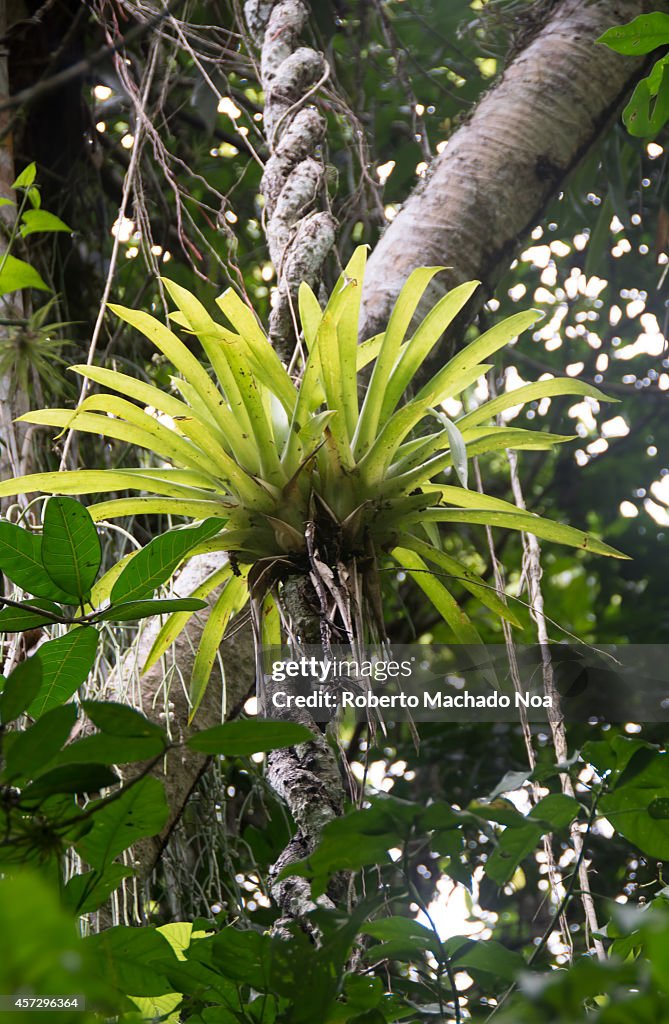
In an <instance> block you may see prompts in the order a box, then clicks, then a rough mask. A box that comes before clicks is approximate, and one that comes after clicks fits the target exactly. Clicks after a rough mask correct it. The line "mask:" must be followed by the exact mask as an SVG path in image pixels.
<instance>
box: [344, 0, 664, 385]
mask: <svg viewBox="0 0 669 1024" xmlns="http://www.w3.org/2000/svg"><path fill="white" fill-rule="evenodd" d="M652 10H663V11H669V3H668V2H667V0H613V2H612V0H596V2H595V3H587V2H585V0H564V2H563V3H561V4H560V5H559V6H558V7H557V8H556V9H555V11H554V13H553V15H552V16H551V17H550V18H549V20H548V21H547V23H546V24H545V26H544V27H543V29H542V30H541V32H540V33H539V34H538V35H537V36H535V38H534V39H533V40H532V42H530V44H529V45H528V46H527V48H526V49H525V50H523V51H522V53H520V55H519V56H518V57H516V59H515V60H514V61H513V63H512V64H510V66H509V67H508V68H507V69H506V70H505V72H504V74H503V76H502V78H501V79H500V81H499V82H498V84H497V85H496V86H494V87H493V88H492V89H491V90H490V92H488V93H487V94H486V95H485V96H484V97H483V99H482V100H481V101H480V103H479V104H478V106H477V107H476V109H475V110H474V113H473V115H472V116H471V118H470V119H469V121H468V122H467V123H466V124H464V125H463V126H462V127H461V128H460V129H459V130H458V131H457V132H456V133H455V134H454V135H453V136H452V138H451V139H450V140H449V142H448V145H447V146H446V148H445V150H444V151H443V153H441V154H440V155H439V156H438V157H436V158H435V160H434V161H433V163H432V165H431V167H430V169H429V171H428V176H427V179H426V180H425V181H423V182H421V183H420V185H419V186H418V187H417V188H416V189H415V191H414V192H413V194H412V195H411V196H410V197H409V199H408V200H407V202H406V203H405V204H404V206H403V207H402V209H401V210H400V212H399V213H398V214H397V216H396V217H395V219H394V220H393V221H392V223H391V224H390V226H389V227H388V229H387V230H386V232H385V234H384V235H383V237H382V238H381V240H380V242H379V243H378V245H377V246H376V248H375V249H374V252H373V253H372V254H371V257H370V260H369V263H368V268H367V274H366V277H365V291H364V297H363V329H362V337H371V335H373V334H376V333H377V332H378V331H381V330H383V329H384V327H385V324H386V323H387V320H388V318H389V316H390V312H391V310H392V307H393V304H394V302H395V299H396V298H397V296H398V294H399V291H400V289H401V287H402V285H403V284H404V282H405V281H406V279H407V277H408V276H409V274H410V273H411V271H412V270H414V269H415V268H416V267H419V266H435V265H446V266H447V267H448V268H449V269H448V270H446V271H445V272H444V273H442V274H438V275H437V276H436V277H435V278H434V279H433V283H432V284H431V285H430V288H429V289H428V292H427V293H426V295H425V297H424V299H423V312H424V311H425V309H426V308H428V307H430V306H431V305H432V304H433V303H434V302H435V301H436V299H437V298H439V297H440V296H441V295H443V294H444V293H445V292H446V291H448V289H449V288H452V287H453V286H454V285H456V284H460V283H461V282H462V281H471V280H475V279H478V280H480V281H481V282H482V285H483V287H482V288H480V289H479V290H478V292H477V293H476V295H475V297H474V299H473V300H472V308H471V309H470V310H469V314H470V315H469V319H471V317H472V316H473V314H474V311H475V308H477V306H478V305H480V304H481V303H482V302H484V301H485V300H486V299H487V298H488V296H489V295H490V294H491V293H492V291H493V289H494V286H495V284H496V282H497V281H498V279H499V277H500V276H501V275H502V274H503V273H504V271H506V270H507V268H508V267H509V264H510V263H511V261H512V260H513V259H514V258H515V257H516V256H517V255H518V252H519V251H520V249H521V247H522V244H523V242H524V241H525V239H526V238H527V236H528V234H529V232H530V231H531V230H532V228H533V227H534V226H535V225H536V224H537V222H538V221H539V219H540V217H541V215H542V212H543V211H544V209H545V207H546V205H547V203H548V202H549V201H550V200H551V199H552V198H554V197H555V196H556V194H557V193H558V192H559V191H560V189H561V188H563V187H564V184H565V181H566V179H567V178H568V176H569V174H570V172H571V171H572V170H573V169H574V168H575V167H576V165H577V164H578V163H579V162H580V161H581V160H582V159H583V157H584V156H586V155H587V153H588V152H589V151H590V150H591V149H592V147H593V146H594V145H595V144H596V143H597V141H598V139H599V138H600V136H601V135H602V132H603V131H604V129H605V128H606V127H607V126H608V124H609V122H610V120H611V117H612V116H613V115H614V114H615V113H616V112H617V111H618V110H619V108H620V105H621V103H622V102H623V101H624V100H625V98H626V97H627V96H628V94H629V92H630V90H631V88H632V87H633V85H634V83H635V81H636V80H637V79H638V78H639V75H640V72H641V71H642V69H643V67H644V61H642V60H639V59H638V58H631V57H622V56H620V55H619V54H616V53H614V52H613V51H612V50H610V49H608V47H606V46H603V45H601V44H598V43H597V42H596V40H597V39H598V37H599V36H600V35H601V34H602V33H603V32H604V31H605V30H606V29H607V28H610V27H611V26H612V25H616V24H617V25H622V24H624V23H626V22H628V21H630V20H631V19H632V18H635V17H636V16H637V15H639V14H643V13H644V12H646V11H652ZM419 312H420V311H419ZM443 358H444V352H443V348H442V349H441V351H440V349H439V347H436V348H435V350H434V352H433V354H432V356H431V364H430V365H426V366H425V372H426V373H428V372H429V371H430V370H432V371H434V370H435V369H436V368H437V367H438V365H440V364H441V363H442V362H443Z"/></svg>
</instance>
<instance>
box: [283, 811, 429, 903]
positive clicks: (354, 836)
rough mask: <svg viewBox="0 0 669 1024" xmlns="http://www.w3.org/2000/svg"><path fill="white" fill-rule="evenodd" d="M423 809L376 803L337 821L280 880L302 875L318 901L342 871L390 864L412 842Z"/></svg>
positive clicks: (286, 868) (285, 871)
mask: <svg viewBox="0 0 669 1024" xmlns="http://www.w3.org/2000/svg"><path fill="white" fill-rule="evenodd" d="M419 812H420V808H419V807H418V806H417V805H415V804H409V803H406V802H405V801H400V800H394V799H392V798H390V799H379V800H376V801H375V802H374V803H373V804H372V806H371V807H369V808H365V809H364V810H355V811H351V812H349V813H348V814H346V815H344V816H343V817H341V818H335V819H333V820H332V821H330V822H328V824H327V825H326V826H325V828H324V829H323V834H322V837H321V841H320V843H319V845H318V846H317V847H316V849H315V850H314V852H313V853H312V854H310V855H309V856H308V857H306V858H305V859H304V860H301V861H297V862H296V863H294V864H288V865H286V867H284V868H283V870H282V871H281V872H280V874H279V878H286V877H288V876H290V875H301V876H302V877H306V878H311V879H313V882H312V894H313V896H314V898H316V897H317V896H319V895H320V894H321V893H322V892H325V889H326V887H327V883H328V879H330V878H331V877H332V876H333V875H335V874H337V873H338V872H340V871H358V870H359V869H360V868H363V867H366V866H368V865H370V864H382V863H384V862H387V861H388V859H389V858H388V850H390V849H392V848H393V847H396V846H398V845H399V844H400V843H401V842H402V841H403V840H404V838H408V834H409V832H410V829H411V826H412V823H413V821H414V819H415V818H416V817H417V816H418V814H419Z"/></svg>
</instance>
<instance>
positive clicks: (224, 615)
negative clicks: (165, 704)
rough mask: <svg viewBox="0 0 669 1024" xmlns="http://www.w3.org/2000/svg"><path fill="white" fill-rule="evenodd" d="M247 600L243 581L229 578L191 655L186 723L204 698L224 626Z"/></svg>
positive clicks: (247, 594) (190, 720)
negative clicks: (192, 656)
mask: <svg viewBox="0 0 669 1024" xmlns="http://www.w3.org/2000/svg"><path fill="white" fill-rule="evenodd" d="M248 599H249V589H248V584H247V582H246V579H244V578H240V577H238V576H233V577H232V578H231V579H229V580H228V582H227V583H226V585H225V590H224V591H223V593H222V594H221V596H220V597H219V598H218V600H217V601H216V604H215V605H214V607H213V608H212V609H211V611H210V612H209V617H208V619H207V624H206V626H205V627H204V629H203V631H202V638H201V640H200V645H199V647H198V649H197V654H196V655H195V663H194V664H193V672H192V675H191V680H190V689H189V696H190V704H191V712H190V715H189V718H188V721H189V723H190V722H192V721H193V717H194V716H195V713H196V711H197V709H198V708H199V706H200V702H201V701H202V698H203V697H204V694H205V691H206V689H207V684H208V683H209V677H210V676H211V670H212V668H213V667H214V661H215V660H216V655H217V654H218V649H219V647H220V646H221V641H222V640H223V634H224V633H225V631H226V629H227V627H228V623H229V621H230V619H231V618H232V616H233V615H235V614H236V613H237V612H239V611H241V610H242V608H243V607H244V605H245V604H246V603H247V601H248Z"/></svg>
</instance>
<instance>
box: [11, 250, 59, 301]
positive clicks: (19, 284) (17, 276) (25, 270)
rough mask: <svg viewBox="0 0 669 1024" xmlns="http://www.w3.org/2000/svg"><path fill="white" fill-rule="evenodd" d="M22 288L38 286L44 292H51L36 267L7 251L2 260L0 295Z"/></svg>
mask: <svg viewBox="0 0 669 1024" xmlns="http://www.w3.org/2000/svg"><path fill="white" fill-rule="evenodd" d="M22 288H37V289H39V290H40V291H42V292H50V291H51V289H50V288H49V286H48V284H45V283H44V281H43V280H42V278H41V277H40V275H39V274H38V273H37V271H36V270H35V268H34V267H31V266H30V264H29V263H26V262H25V260H20V259H17V257H16V256H12V255H11V253H5V255H4V256H3V257H2V259H1V260H0V295H9V294H10V293H11V292H18V291H20V290H21V289H22Z"/></svg>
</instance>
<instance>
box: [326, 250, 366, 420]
mask: <svg viewBox="0 0 669 1024" xmlns="http://www.w3.org/2000/svg"><path fill="white" fill-rule="evenodd" d="M366 263H367V246H366V245H359V246H358V247H357V249H356V250H355V252H354V253H353V256H352V257H351V259H350V260H349V262H348V263H347V264H346V267H345V268H344V271H343V273H342V275H341V277H340V278H339V281H338V282H337V284H336V285H335V288H334V289H333V292H332V295H331V297H330V301H329V302H328V304H327V308H326V310H325V316H332V317H333V319H334V321H335V323H336V325H337V346H338V350H339V351H338V359H339V372H340V375H341V396H342V403H343V405H342V408H343V413H344V420H345V423H346V431H347V434H348V437H349V440H350V439H351V438H352V437H353V434H354V432H355V428H356V426H357V424H358V374H357V359H356V351H357V348H358V321H359V318H360V301H361V298H362V281H363V277H364V276H365V265H366ZM332 408H334V406H332Z"/></svg>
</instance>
